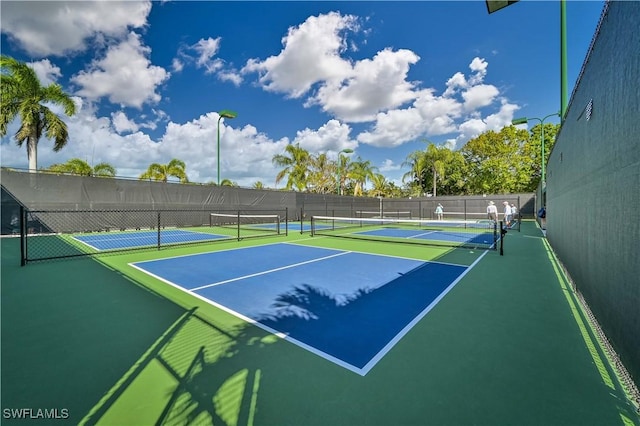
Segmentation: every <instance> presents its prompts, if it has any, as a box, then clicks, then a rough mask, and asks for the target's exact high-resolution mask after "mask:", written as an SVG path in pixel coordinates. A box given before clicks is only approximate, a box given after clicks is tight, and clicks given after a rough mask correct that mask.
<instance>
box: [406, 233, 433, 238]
mask: <svg viewBox="0 0 640 426" xmlns="http://www.w3.org/2000/svg"><path fill="white" fill-rule="evenodd" d="M436 232H438V231H429V232H423V233H421V234H417V235H412V236H410V237H406V238H407V239H411V238H420V237H422V236H423V235H429V234H434V233H436Z"/></svg>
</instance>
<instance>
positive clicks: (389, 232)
mask: <svg viewBox="0 0 640 426" xmlns="http://www.w3.org/2000/svg"><path fill="white" fill-rule="evenodd" d="M356 234H359V235H370V236H378V237H392V238H407V239H412V238H413V239H420V240H433V241H447V242H454V243H461V244H481V245H484V246H492V245H493V243H494V241H493V233H490V232H486V233H469V232H456V231H435V230H425V229H415V230H414V229H400V228H398V229H394V228H384V229H374V230H371V231H362V232H356Z"/></svg>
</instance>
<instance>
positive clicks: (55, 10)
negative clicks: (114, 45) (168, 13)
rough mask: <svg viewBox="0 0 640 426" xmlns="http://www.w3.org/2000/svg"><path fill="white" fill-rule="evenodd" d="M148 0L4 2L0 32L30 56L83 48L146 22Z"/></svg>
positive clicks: (149, 6)
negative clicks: (92, 41) (88, 43)
mask: <svg viewBox="0 0 640 426" xmlns="http://www.w3.org/2000/svg"><path fill="white" fill-rule="evenodd" d="M150 10H151V2H150V1H146V0H143V1H135V2H134V1H120V2H112V1H88V2H84V1H55V2H54V1H38V2H34V1H5V2H2V14H0V16H1V18H0V19H1V21H0V23H1V25H0V27H1V28H2V32H3V33H5V34H7V35H8V37H9V38H10V40H11V41H12V42H14V43H16V44H17V45H19V46H20V47H21V48H22V49H24V50H25V51H26V52H27V53H28V54H29V55H31V56H38V57H44V56H48V55H59V56H61V55H65V54H69V53H73V52H80V51H84V50H86V49H87V47H88V46H87V42H88V41H89V40H90V39H92V38H94V37H96V36H107V37H116V38H119V37H122V36H123V35H125V34H126V33H127V32H128V30H129V29H130V28H142V27H143V26H145V25H146V22H147V21H146V20H147V16H148V15H149V12H150Z"/></svg>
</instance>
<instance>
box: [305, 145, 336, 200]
mask: <svg viewBox="0 0 640 426" xmlns="http://www.w3.org/2000/svg"><path fill="white" fill-rule="evenodd" d="M336 170H337V163H336V162H335V161H331V160H330V159H329V157H327V154H326V153H321V154H317V155H311V156H310V157H309V173H308V175H307V188H308V189H309V190H310V191H311V192H317V193H320V194H326V193H330V192H335V188H336V179H335V177H334V176H335V174H336Z"/></svg>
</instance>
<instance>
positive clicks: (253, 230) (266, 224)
mask: <svg viewBox="0 0 640 426" xmlns="http://www.w3.org/2000/svg"><path fill="white" fill-rule="evenodd" d="M280 225H281V219H280V215H277V214H241V213H211V214H210V215H209V226H210V227H212V228H216V229H217V230H218V231H220V232H221V233H224V232H225V231H226V232H234V233H237V237H238V238H248V237H252V236H263V235H268V234H275V235H280V233H281V228H282V227H281V226H280ZM284 228H285V231H284V232H286V226H285V227H284Z"/></svg>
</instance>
